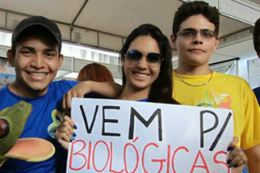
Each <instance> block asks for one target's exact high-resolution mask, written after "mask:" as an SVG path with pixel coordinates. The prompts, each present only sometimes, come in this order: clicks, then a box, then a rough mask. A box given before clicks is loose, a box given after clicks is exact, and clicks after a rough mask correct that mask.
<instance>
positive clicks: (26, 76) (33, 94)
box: [0, 16, 78, 173]
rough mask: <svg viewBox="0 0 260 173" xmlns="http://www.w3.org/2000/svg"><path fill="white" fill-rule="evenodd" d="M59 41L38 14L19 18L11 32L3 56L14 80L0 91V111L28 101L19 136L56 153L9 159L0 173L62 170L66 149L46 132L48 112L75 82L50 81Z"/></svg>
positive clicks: (58, 105)
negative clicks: (45, 143) (36, 140)
mask: <svg viewBox="0 0 260 173" xmlns="http://www.w3.org/2000/svg"><path fill="white" fill-rule="evenodd" d="M61 42H62V37H61V33H60V30H59V28H58V26H57V25H56V24H55V23H54V22H52V21H50V20H49V19H46V18H44V17H41V16H33V17H29V18H26V19H24V20H22V21H21V22H20V23H19V24H18V25H17V27H16V28H15V30H14V32H13V35H12V48H11V49H10V50H8V52H7V58H8V61H9V64H10V65H11V66H12V67H14V68H15V73H16V80H15V81H14V82H13V83H11V84H10V85H8V86H6V87H4V88H3V89H2V90H0V98H1V99H0V110H2V109H4V108H6V107H9V106H12V105H14V104H15V103H17V102H19V101H21V100H24V101H26V102H28V103H30V104H32V107H33V109H32V113H31V115H30V116H29V118H28V120H27V122H26V125H25V127H24V130H23V132H22V134H21V136H20V138H26V137H38V138H42V139H45V140H48V141H50V142H51V143H52V144H53V145H54V146H55V149H56V152H55V154H54V156H53V157H52V158H50V159H48V160H46V161H43V162H38V163H31V162H25V161H21V160H16V159H9V160H7V161H6V162H5V163H4V164H3V166H2V167H1V168H0V172H1V173H9V172H12V173H13V172H20V173H21V172H26V173H30V172H33V173H35V172H48V173H52V172H53V173H54V172H65V168H66V151H64V150H63V149H62V147H61V146H60V144H59V143H58V142H57V141H56V140H55V139H52V138H51V137H50V136H49V134H48V131H47V128H48V126H49V125H50V124H51V123H52V122H53V120H52V117H51V113H52V111H53V110H54V109H58V110H61V103H62V97H63V95H64V94H65V93H66V92H67V91H68V90H70V89H71V88H72V87H73V86H75V85H76V84H77V83H78V82H75V81H66V80H61V81H53V79H54V77H55V76H56V74H57V71H58V70H59V68H60V67H61V64H62V61H63V55H62V54H60V51H61Z"/></svg>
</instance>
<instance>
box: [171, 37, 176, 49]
mask: <svg viewBox="0 0 260 173" xmlns="http://www.w3.org/2000/svg"><path fill="white" fill-rule="evenodd" d="M171 42H172V48H173V49H174V50H177V48H176V37H175V36H174V35H173V34H172V35H171Z"/></svg>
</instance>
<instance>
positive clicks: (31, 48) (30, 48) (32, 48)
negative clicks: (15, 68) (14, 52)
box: [21, 46, 35, 51]
mask: <svg viewBox="0 0 260 173" xmlns="http://www.w3.org/2000/svg"><path fill="white" fill-rule="evenodd" d="M21 49H29V50H30V51H33V50H35V48H34V47H29V46H21Z"/></svg>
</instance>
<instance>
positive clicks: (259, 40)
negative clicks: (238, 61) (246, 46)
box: [253, 18, 260, 52]
mask: <svg viewBox="0 0 260 173" xmlns="http://www.w3.org/2000/svg"><path fill="white" fill-rule="evenodd" d="M253 39H254V47H255V51H256V52H260V18H259V19H258V20H257V21H256V22H255V27H254V32H253Z"/></svg>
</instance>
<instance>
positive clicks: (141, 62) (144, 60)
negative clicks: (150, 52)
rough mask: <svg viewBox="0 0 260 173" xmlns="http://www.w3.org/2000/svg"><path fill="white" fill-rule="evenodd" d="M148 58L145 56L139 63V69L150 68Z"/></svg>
mask: <svg viewBox="0 0 260 173" xmlns="http://www.w3.org/2000/svg"><path fill="white" fill-rule="evenodd" d="M146 58H147V57H146V55H143V57H142V58H141V59H140V60H139V61H138V67H139V68H146V67H147V66H148V63H147V60H146Z"/></svg>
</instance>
